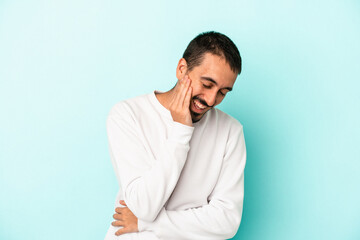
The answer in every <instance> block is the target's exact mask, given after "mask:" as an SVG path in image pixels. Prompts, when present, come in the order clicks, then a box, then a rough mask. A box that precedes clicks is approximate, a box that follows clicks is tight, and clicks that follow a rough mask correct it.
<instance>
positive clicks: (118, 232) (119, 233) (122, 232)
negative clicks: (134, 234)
mask: <svg viewBox="0 0 360 240" xmlns="http://www.w3.org/2000/svg"><path fill="white" fill-rule="evenodd" d="M128 232H130V231H129V230H128V229H127V228H122V229H120V230H118V231H116V233H115V235H116V236H119V235H121V234H124V233H128Z"/></svg>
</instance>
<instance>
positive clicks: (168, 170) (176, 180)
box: [105, 32, 246, 240]
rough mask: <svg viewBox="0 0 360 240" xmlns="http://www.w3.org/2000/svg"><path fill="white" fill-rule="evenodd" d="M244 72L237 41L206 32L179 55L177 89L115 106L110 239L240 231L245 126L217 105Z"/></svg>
mask: <svg viewBox="0 0 360 240" xmlns="http://www.w3.org/2000/svg"><path fill="white" fill-rule="evenodd" d="M240 72H241V57H240V54H239V51H238V49H237V48H236V46H235V44H234V43H233V42H232V41H231V40H230V39H229V38H228V37H226V36H225V35H223V34H220V33H217V32H205V33H202V34H200V35H198V36H197V37H196V38H195V39H193V40H192V41H191V42H190V44H189V46H188V47H187V49H186V50H185V52H184V55H183V58H181V59H180V60H179V63H178V66H177V68H176V77H177V79H178V82H177V84H176V86H175V87H174V88H172V89H171V90H169V91H167V92H159V91H156V90H155V91H154V92H152V93H150V94H146V95H143V96H139V97H135V98H132V99H128V100H125V101H122V102H119V103H117V104H116V105H115V106H114V107H113V108H112V109H111V111H110V113H109V116H108V119H107V133H108V139H109V146H110V154H111V160H112V163H113V166H114V169H115V173H116V176H117V178H118V181H119V185H120V190H119V192H118V195H117V197H116V208H115V211H116V213H115V214H114V215H113V217H114V219H115V221H113V222H112V225H111V226H110V228H109V231H108V233H107V235H106V237H105V239H106V240H110V239H147V240H150V239H226V238H231V237H233V236H234V235H235V234H236V232H237V229H238V227H239V225H240V221H241V215H242V208H243V197H244V168H245V162H246V149H245V140H244V133H243V127H242V125H241V124H240V123H239V122H238V121H237V120H236V119H234V118H233V117H231V116H229V115H227V114H226V113H224V112H222V111H220V110H218V109H216V108H214V107H215V106H216V105H218V104H219V103H220V102H221V101H222V100H223V99H224V97H225V95H226V94H227V93H228V92H229V91H231V90H232V88H233V85H234V83H235V80H236V78H237V75H239V74H240ZM120 204H121V205H120Z"/></svg>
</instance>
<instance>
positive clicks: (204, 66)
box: [193, 53, 237, 87]
mask: <svg viewBox="0 0 360 240" xmlns="http://www.w3.org/2000/svg"><path fill="white" fill-rule="evenodd" d="M193 72H194V73H196V74H197V75H199V76H198V77H204V76H205V77H210V78H212V79H214V80H215V81H216V82H217V83H218V84H219V86H223V87H229V86H230V87H232V85H233V84H234V82H235V80H236V77H237V74H236V73H234V72H233V71H232V70H231V68H230V65H229V64H228V63H227V62H226V60H225V58H224V57H222V56H218V55H214V54H211V53H205V54H204V56H203V60H202V62H201V64H200V65H199V66H196V67H194V69H193Z"/></svg>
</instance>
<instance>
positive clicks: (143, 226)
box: [138, 218, 151, 232]
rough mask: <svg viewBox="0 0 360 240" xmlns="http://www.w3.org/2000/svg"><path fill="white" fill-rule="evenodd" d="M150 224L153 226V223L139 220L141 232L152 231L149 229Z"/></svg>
mask: <svg viewBox="0 0 360 240" xmlns="http://www.w3.org/2000/svg"><path fill="white" fill-rule="evenodd" d="M150 224H151V222H145V221H143V220H141V219H140V218H138V230H139V232H143V231H147V230H150V229H149V226H150Z"/></svg>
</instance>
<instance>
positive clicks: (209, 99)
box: [205, 91, 217, 107]
mask: <svg viewBox="0 0 360 240" xmlns="http://www.w3.org/2000/svg"><path fill="white" fill-rule="evenodd" d="M216 95H217V91H208V92H207V94H206V96H205V101H206V103H207V105H208V106H210V107H213V106H214V105H215V102H216Z"/></svg>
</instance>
